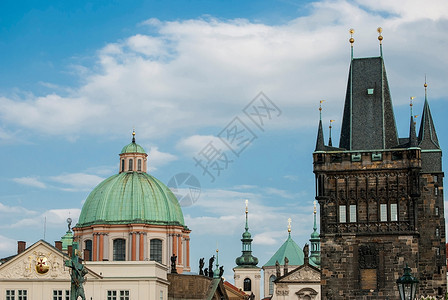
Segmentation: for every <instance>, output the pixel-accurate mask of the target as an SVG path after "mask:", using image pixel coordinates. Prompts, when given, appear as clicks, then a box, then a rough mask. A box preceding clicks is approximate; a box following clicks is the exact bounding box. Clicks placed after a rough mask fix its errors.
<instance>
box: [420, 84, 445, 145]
mask: <svg viewBox="0 0 448 300" xmlns="http://www.w3.org/2000/svg"><path fill="white" fill-rule="evenodd" d="M424 86H425V104H424V105H423V113H422V121H421V123H420V130H419V133H418V145H419V147H420V148H422V149H425V150H427V149H440V146H439V139H438V138H437V133H436V128H435V127H434V123H433V120H432V116H431V110H430V109H429V103H428V93H427V88H428V85H427V84H426V82H425V85H424Z"/></svg>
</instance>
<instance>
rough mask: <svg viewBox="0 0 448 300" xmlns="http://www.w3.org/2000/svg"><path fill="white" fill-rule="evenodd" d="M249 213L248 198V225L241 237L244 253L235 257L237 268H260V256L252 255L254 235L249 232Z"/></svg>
mask: <svg viewBox="0 0 448 300" xmlns="http://www.w3.org/2000/svg"><path fill="white" fill-rule="evenodd" d="M248 214H249V210H248V200H246V225H245V228H244V229H245V231H244V233H243V235H242V236H243V238H242V239H241V242H242V244H243V250H242V255H241V256H240V257H237V258H236V259H235V263H236V264H237V267H236V268H258V267H257V264H258V258H256V257H255V256H253V255H252V235H251V234H250V232H249V222H248Z"/></svg>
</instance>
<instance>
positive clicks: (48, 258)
mask: <svg viewBox="0 0 448 300" xmlns="http://www.w3.org/2000/svg"><path fill="white" fill-rule="evenodd" d="M67 259H68V256H67V255H65V254H63V253H62V252H60V251H59V250H58V249H56V248H55V247H53V246H51V245H50V244H48V243H47V242H45V241H42V240H40V241H38V242H36V243H35V244H33V245H32V246H30V247H29V248H27V249H26V250H25V251H24V252H22V253H20V254H18V255H16V256H15V257H14V258H12V259H11V260H9V261H7V262H6V263H4V264H2V265H0V280H2V279H4V280H23V279H34V280H35V279H38V280H44V281H45V280H67V281H70V280H71V279H70V272H69V268H67V267H65V266H64V261H65V260H67ZM88 271H89V275H90V276H89V275H87V277H92V275H93V277H97V276H96V274H95V273H93V272H91V271H90V270H88ZM92 273H93V274H92Z"/></svg>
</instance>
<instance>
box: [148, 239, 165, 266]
mask: <svg viewBox="0 0 448 300" xmlns="http://www.w3.org/2000/svg"><path fill="white" fill-rule="evenodd" d="M149 260H152V261H156V262H159V263H162V240H159V239H152V240H151V241H150V243H149Z"/></svg>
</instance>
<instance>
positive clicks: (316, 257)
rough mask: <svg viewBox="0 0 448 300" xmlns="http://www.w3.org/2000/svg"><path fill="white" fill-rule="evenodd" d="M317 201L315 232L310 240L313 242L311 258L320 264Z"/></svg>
mask: <svg viewBox="0 0 448 300" xmlns="http://www.w3.org/2000/svg"><path fill="white" fill-rule="evenodd" d="M316 213H317V209H316V201H314V226H313V233H312V234H311V238H310V242H311V255H310V259H311V261H312V262H314V263H315V264H316V265H317V266H320V237H319V233H318V232H317V222H316Z"/></svg>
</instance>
